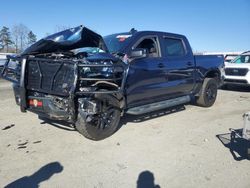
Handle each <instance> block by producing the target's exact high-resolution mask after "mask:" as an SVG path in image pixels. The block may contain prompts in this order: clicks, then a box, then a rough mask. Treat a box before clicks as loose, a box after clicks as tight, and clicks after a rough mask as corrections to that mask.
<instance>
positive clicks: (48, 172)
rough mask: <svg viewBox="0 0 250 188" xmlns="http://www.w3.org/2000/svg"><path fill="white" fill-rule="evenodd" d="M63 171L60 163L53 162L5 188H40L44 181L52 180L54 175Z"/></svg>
mask: <svg viewBox="0 0 250 188" xmlns="http://www.w3.org/2000/svg"><path fill="white" fill-rule="evenodd" d="M62 171H63V166H62V165H61V164H60V163H59V162H52V163H49V164H47V165H45V166H43V167H41V168H40V169H39V170H38V171H36V172H35V173H34V174H32V175H30V176H24V177H22V178H20V179H17V180H15V181H13V182H12V183H10V184H8V185H6V186H5V188H16V187H29V188H38V187H39V184H40V183H41V182H43V181H46V180H48V179H50V178H51V177H52V176H53V175H54V174H57V173H60V172H62Z"/></svg>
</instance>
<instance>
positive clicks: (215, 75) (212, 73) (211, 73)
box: [205, 70, 221, 84]
mask: <svg viewBox="0 0 250 188" xmlns="http://www.w3.org/2000/svg"><path fill="white" fill-rule="evenodd" d="M205 78H215V79H216V81H217V82H218V84H219V83H220V80H221V77H220V72H219V71H217V70H212V71H209V72H208V73H207V74H206V76H205Z"/></svg>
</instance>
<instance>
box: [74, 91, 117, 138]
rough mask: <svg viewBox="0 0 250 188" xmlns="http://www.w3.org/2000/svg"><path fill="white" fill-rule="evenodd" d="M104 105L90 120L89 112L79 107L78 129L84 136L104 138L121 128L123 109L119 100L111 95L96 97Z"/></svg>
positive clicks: (76, 125)
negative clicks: (120, 107)
mask: <svg viewBox="0 0 250 188" xmlns="http://www.w3.org/2000/svg"><path fill="white" fill-rule="evenodd" d="M96 98H97V100H100V101H101V102H102V103H103V104H105V108H104V105H102V106H103V107H102V110H101V112H100V113H99V114H95V115H93V116H91V121H90V120H88V119H87V118H88V114H86V112H82V111H81V110H80V109H79V112H78V117H77V121H76V124H75V127H76V130H77V131H78V132H79V133H80V134H82V135H83V136H84V137H86V138H88V139H91V140H95V141H98V140H103V139H105V138H107V137H109V136H111V135H112V134H114V133H115V132H116V131H117V129H118V128H119V121H120V117H121V110H120V109H119V101H118V100H117V99H116V98H115V97H113V96H111V95H101V96H97V97H96Z"/></svg>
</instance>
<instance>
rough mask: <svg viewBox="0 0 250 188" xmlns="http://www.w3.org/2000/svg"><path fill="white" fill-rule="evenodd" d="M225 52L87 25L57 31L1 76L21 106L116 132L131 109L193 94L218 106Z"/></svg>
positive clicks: (86, 129)
mask: <svg viewBox="0 0 250 188" xmlns="http://www.w3.org/2000/svg"><path fill="white" fill-rule="evenodd" d="M223 61H224V58H223V56H194V55H193V53H192V50H191V47H190V45H189V42H188V40H187V38H186V37H185V36H183V35H178V34H172V33H166V32H156V31H136V30H135V29H131V31H130V32H125V33H118V34H113V35H109V36H106V37H101V36H100V35H98V34H96V33H95V32H93V31H91V30H90V29H88V28H86V27H83V26H79V27H76V28H72V29H68V30H65V31H62V32H59V33H56V34H53V35H50V36H48V37H46V38H44V39H41V40H40V41H38V42H36V43H35V44H33V45H32V46H30V47H29V48H27V49H26V50H25V51H24V52H23V53H22V54H20V55H18V56H8V60H7V61H6V63H5V66H4V68H3V70H2V73H1V76H2V77H3V78H5V79H7V80H9V81H12V82H13V83H14V84H13V88H14V93H15V98H16V102H17V104H18V105H20V108H21V111H22V112H26V111H31V112H34V113H36V114H38V116H39V117H40V118H49V119H52V120H62V121H66V122H69V123H72V124H73V125H75V127H76V129H77V130H78V131H79V132H80V133H81V134H82V135H84V136H85V137H87V138H89V139H92V140H101V139H104V138H106V137H108V136H110V135H112V134H113V133H114V132H115V131H116V130H117V128H118V126H119V120H120V117H121V116H122V115H123V114H124V113H128V114H132V115H139V114H143V113H148V112H152V111H156V110H160V109H164V108H169V107H173V106H178V105H181V104H186V103H189V102H196V104H197V105H200V106H203V107H210V106H212V105H213V104H214V102H215V100H216V96H217V87H218V85H219V84H220V81H221V71H220V69H221V68H223Z"/></svg>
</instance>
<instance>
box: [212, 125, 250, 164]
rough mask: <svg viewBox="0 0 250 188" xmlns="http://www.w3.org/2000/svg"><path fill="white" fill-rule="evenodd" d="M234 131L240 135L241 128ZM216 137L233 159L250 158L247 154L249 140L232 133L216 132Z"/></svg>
mask: <svg viewBox="0 0 250 188" xmlns="http://www.w3.org/2000/svg"><path fill="white" fill-rule="evenodd" d="M236 131H237V133H238V134H240V135H241V133H242V129H237V130H236ZM216 137H217V138H218V139H219V141H220V142H221V143H222V144H223V145H224V146H225V147H226V148H228V149H229V151H230V153H231V154H232V156H233V158H234V160H236V161H241V160H245V159H246V160H250V158H249V157H250V156H249V155H248V150H249V149H250V141H248V140H246V139H243V138H238V137H235V134H234V133H225V134H218V135H216Z"/></svg>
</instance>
